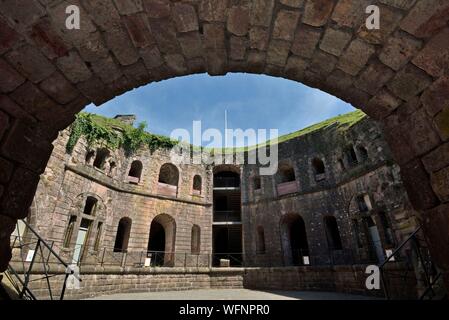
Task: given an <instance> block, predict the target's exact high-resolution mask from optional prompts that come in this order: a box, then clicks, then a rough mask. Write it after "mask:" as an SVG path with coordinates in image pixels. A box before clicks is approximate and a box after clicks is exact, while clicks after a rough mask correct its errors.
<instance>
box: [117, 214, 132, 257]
mask: <svg viewBox="0 0 449 320" xmlns="http://www.w3.org/2000/svg"><path fill="white" fill-rule="evenodd" d="M131 224H132V221H131V219H130V218H121V219H120V221H119V223H118V228H117V235H116V237H115V244H114V252H126V250H128V242H129V235H130V233H131Z"/></svg>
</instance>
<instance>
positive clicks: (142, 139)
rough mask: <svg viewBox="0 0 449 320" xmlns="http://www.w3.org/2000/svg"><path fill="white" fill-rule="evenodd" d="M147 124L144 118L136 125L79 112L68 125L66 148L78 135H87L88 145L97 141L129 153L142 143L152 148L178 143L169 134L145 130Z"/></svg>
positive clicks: (72, 145)
mask: <svg viewBox="0 0 449 320" xmlns="http://www.w3.org/2000/svg"><path fill="white" fill-rule="evenodd" d="M146 127H147V124H146V123H145V122H142V123H140V124H139V125H138V126H137V128H136V127H133V126H131V125H127V124H125V123H122V122H121V121H119V120H115V119H109V118H105V117H101V116H98V115H94V114H91V113H86V112H81V113H79V114H78V115H77V116H76V119H75V121H74V122H73V124H72V125H71V127H70V136H69V140H68V141H67V144H66V150H67V152H68V153H71V152H72V151H73V149H74V148H75V145H76V143H77V142H78V140H79V139H80V138H81V137H84V138H85V139H86V141H87V144H88V145H89V146H91V145H94V144H98V145H102V146H105V147H107V148H109V149H112V150H115V149H118V148H123V149H124V150H125V152H126V153H127V154H132V153H134V152H136V151H137V150H138V149H140V148H142V147H144V146H147V147H148V148H149V149H150V150H151V151H154V150H156V149H159V148H162V149H171V148H172V147H174V146H175V145H176V144H177V143H178V142H177V141H174V140H171V139H170V138H168V137H165V136H160V135H155V134H151V133H149V132H147V131H145V129H146Z"/></svg>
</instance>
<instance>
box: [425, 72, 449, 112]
mask: <svg viewBox="0 0 449 320" xmlns="http://www.w3.org/2000/svg"><path fill="white" fill-rule="evenodd" d="M421 101H422V103H423V105H424V107H425V108H426V111H427V112H428V113H429V114H430V115H431V116H434V115H435V114H437V113H438V112H439V111H441V110H443V108H449V77H448V76H444V77H441V78H440V79H438V80H437V81H435V82H434V83H433V84H432V85H431V86H430V87H429V88H428V89H427V90H426V91H424V93H423V94H422V96H421Z"/></svg>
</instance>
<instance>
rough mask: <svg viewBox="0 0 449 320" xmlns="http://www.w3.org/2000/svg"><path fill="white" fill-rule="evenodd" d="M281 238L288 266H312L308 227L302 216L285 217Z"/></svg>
mask: <svg viewBox="0 0 449 320" xmlns="http://www.w3.org/2000/svg"><path fill="white" fill-rule="evenodd" d="M281 236H282V246H283V248H284V255H285V256H284V259H285V262H286V264H287V265H295V266H298V265H304V264H306V265H307V264H310V260H309V242H308V240H307V232H306V225H305V223H304V219H303V218H302V217H301V216H300V215H298V214H288V215H286V216H284V218H283V219H282V223H281Z"/></svg>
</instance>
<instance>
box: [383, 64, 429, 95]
mask: <svg viewBox="0 0 449 320" xmlns="http://www.w3.org/2000/svg"><path fill="white" fill-rule="evenodd" d="M430 84H432V78H431V77H429V76H428V75H427V74H426V73H425V72H424V71H422V70H421V69H419V68H417V67H415V66H413V65H412V64H410V63H409V64H408V65H407V66H405V68H403V69H402V70H401V71H399V72H398V73H397V74H396V75H395V77H394V78H393V80H392V81H390V83H389V84H388V88H389V89H390V90H391V92H393V93H394V94H395V95H397V96H398V97H399V98H401V99H403V100H406V101H408V100H410V99H411V98H413V97H414V96H416V95H418V94H420V93H421V92H422V91H423V90H424V89H426V88H427V87H428V86H429V85H430Z"/></svg>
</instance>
